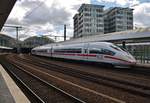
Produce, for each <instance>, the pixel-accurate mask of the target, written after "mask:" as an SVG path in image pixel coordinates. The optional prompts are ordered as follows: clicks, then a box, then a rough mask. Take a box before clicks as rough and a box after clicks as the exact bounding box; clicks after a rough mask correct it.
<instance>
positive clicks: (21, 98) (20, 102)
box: [0, 65, 30, 103]
mask: <svg viewBox="0 0 150 103" xmlns="http://www.w3.org/2000/svg"><path fill="white" fill-rule="evenodd" d="M0 103H30V101H29V100H28V98H27V97H26V96H25V95H24V93H23V92H22V91H21V90H20V88H19V87H18V86H17V85H16V83H15V82H14V81H13V80H12V78H11V77H10V76H9V75H8V73H7V72H6V71H5V69H4V68H3V67H2V66H1V65H0Z"/></svg>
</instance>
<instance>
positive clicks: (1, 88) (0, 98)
mask: <svg viewBox="0 0 150 103" xmlns="http://www.w3.org/2000/svg"><path fill="white" fill-rule="evenodd" d="M0 103H15V101H14V98H13V96H12V95H11V93H10V91H9V89H8V87H7V85H6V82H5V80H4V78H3V77H2V74H1V73H0Z"/></svg>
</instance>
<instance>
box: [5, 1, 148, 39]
mask: <svg viewBox="0 0 150 103" xmlns="http://www.w3.org/2000/svg"><path fill="white" fill-rule="evenodd" d="M82 3H88V4H89V3H90V4H100V5H104V6H105V8H109V7H115V6H121V7H130V6H133V5H135V4H136V6H133V7H132V8H133V9H134V26H137V27H150V0H18V1H17V2H16V4H15V6H14V8H13V9H12V12H11V13H10V15H9V17H8V19H7V21H6V24H5V25H19V26H22V29H20V31H19V35H20V39H21V40H23V39H25V38H27V37H30V36H34V35H50V34H52V35H59V36H62V35H63V28H64V27H63V25H64V24H66V25H67V36H73V16H74V14H75V13H77V10H78V8H79V7H80V6H81V4H82ZM137 4H138V5H137ZM2 31H3V32H6V33H7V34H8V35H9V36H12V37H15V35H16V33H15V30H14V29H13V28H6V27H5V28H3V29H2ZM57 40H58V41H60V40H63V39H62V38H57Z"/></svg>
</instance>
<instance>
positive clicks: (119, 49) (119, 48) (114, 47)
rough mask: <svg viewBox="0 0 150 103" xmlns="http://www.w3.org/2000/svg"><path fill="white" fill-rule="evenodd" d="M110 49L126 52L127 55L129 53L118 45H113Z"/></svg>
mask: <svg viewBox="0 0 150 103" xmlns="http://www.w3.org/2000/svg"><path fill="white" fill-rule="evenodd" d="M110 47H112V48H113V49H115V50H118V51H124V52H126V53H129V52H128V51H127V50H126V49H124V48H123V47H119V46H117V45H111V46H110Z"/></svg>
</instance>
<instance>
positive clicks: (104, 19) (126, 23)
mask: <svg viewBox="0 0 150 103" xmlns="http://www.w3.org/2000/svg"><path fill="white" fill-rule="evenodd" d="M73 19H74V38H77V37H83V36H88V35H96V34H99V35H100V34H101V35H103V34H104V33H111V32H118V31H125V30H130V29H133V9H130V8H121V7H114V8H110V9H106V10H104V6H103V5H93V4H82V5H81V7H80V8H79V9H78V13H77V14H75V16H74V17H73Z"/></svg>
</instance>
